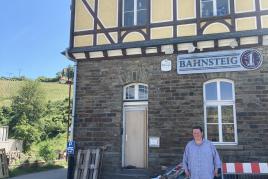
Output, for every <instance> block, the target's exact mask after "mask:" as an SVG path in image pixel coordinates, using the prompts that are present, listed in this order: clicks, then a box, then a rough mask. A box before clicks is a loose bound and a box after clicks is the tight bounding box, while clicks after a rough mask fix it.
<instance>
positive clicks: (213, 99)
mask: <svg viewBox="0 0 268 179" xmlns="http://www.w3.org/2000/svg"><path fill="white" fill-rule="evenodd" d="M204 116H205V137H206V138H207V139H209V140H211V141H212V142H214V143H216V144H236V143H237V129H236V116H235V97H234V84H233V82H232V81H230V80H223V79H222V80H211V81H209V82H206V83H205V84H204Z"/></svg>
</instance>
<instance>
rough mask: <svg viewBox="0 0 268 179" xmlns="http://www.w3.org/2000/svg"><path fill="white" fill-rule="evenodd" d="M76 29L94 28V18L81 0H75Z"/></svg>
mask: <svg viewBox="0 0 268 179" xmlns="http://www.w3.org/2000/svg"><path fill="white" fill-rule="evenodd" d="M75 3H76V4H75V20H74V31H75V32H76V31H81V30H92V29H93V28H94V23H93V22H94V20H93V17H92V16H91V14H90V13H89V12H88V11H87V9H86V7H85V6H84V4H83V2H82V1H81V0H76V1H75Z"/></svg>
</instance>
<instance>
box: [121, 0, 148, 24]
mask: <svg viewBox="0 0 268 179" xmlns="http://www.w3.org/2000/svg"><path fill="white" fill-rule="evenodd" d="M147 1H148V0H124V1H123V2H124V3H123V26H133V25H144V24H146V21H147V13H148V8H147Z"/></svg>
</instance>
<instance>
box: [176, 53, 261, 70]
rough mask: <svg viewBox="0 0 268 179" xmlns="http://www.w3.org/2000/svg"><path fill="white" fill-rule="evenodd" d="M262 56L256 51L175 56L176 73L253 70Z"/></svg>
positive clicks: (258, 65)
mask: <svg viewBox="0 0 268 179" xmlns="http://www.w3.org/2000/svg"><path fill="white" fill-rule="evenodd" d="M262 61H263V56H262V54H261V53H260V52H259V51H258V50H256V49H243V50H226V51H217V52H207V53H194V54H183V55H178V56H177V73H178V74H194V73H212V72H227V71H246V70H255V69H257V68H259V67H260V66H261V64H262Z"/></svg>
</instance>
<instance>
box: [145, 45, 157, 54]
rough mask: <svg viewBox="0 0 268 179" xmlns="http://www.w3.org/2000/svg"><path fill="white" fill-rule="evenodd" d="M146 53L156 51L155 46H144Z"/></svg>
mask: <svg viewBox="0 0 268 179" xmlns="http://www.w3.org/2000/svg"><path fill="white" fill-rule="evenodd" d="M146 53H147V54H151V53H157V48H156V47H148V48H146Z"/></svg>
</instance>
